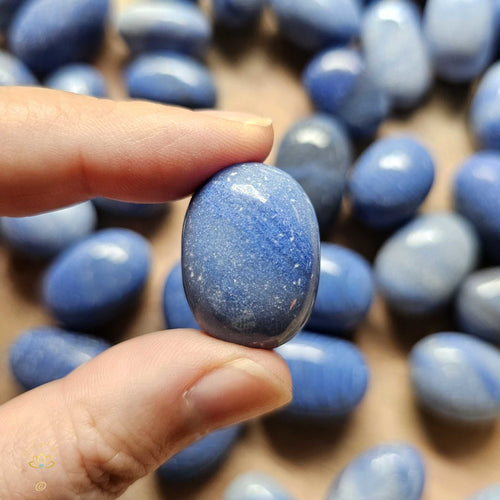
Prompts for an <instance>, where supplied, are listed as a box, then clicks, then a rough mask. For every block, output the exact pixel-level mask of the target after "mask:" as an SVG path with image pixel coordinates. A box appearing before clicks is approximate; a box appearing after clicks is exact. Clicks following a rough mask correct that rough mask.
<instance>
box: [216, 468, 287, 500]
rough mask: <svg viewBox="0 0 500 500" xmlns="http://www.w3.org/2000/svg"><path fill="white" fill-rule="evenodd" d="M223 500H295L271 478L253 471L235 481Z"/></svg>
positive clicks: (241, 475)
mask: <svg viewBox="0 0 500 500" xmlns="http://www.w3.org/2000/svg"><path fill="white" fill-rule="evenodd" d="M223 500H294V497H292V495H291V494H290V493H289V492H288V491H287V490H286V489H285V488H284V487H283V486H282V485H281V484H280V483H278V482H277V481H276V480H275V479H274V478H272V477H271V476H268V475H267V474H263V473H262V472H254V471H251V472H245V473H244V474H240V475H239V476H238V477H236V479H234V480H233V482H232V483H231V484H230V485H229V486H228V488H227V490H226V491H225V492H224V496H223Z"/></svg>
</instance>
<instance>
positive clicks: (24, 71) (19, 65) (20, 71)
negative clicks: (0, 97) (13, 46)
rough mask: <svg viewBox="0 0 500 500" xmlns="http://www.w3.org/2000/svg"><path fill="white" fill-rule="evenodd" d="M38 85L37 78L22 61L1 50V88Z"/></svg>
mask: <svg viewBox="0 0 500 500" xmlns="http://www.w3.org/2000/svg"><path fill="white" fill-rule="evenodd" d="M37 84H38V82H37V81H36V78H35V77H34V76H33V74H32V73H31V71H30V70H29V69H28V67H27V66H26V65H25V64H24V63H23V62H22V61H21V60H19V59H17V57H14V56H13V55H12V54H9V53H8V52H4V51H3V50H0V87H3V86H5V85H37Z"/></svg>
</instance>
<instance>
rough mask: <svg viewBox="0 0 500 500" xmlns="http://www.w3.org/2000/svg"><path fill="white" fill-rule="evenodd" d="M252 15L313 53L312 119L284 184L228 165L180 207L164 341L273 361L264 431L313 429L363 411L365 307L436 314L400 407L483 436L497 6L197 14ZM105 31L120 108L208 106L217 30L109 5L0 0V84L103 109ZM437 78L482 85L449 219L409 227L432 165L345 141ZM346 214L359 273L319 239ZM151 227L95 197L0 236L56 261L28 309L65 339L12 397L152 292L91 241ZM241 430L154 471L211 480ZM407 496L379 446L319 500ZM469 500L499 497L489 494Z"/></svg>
mask: <svg viewBox="0 0 500 500" xmlns="http://www.w3.org/2000/svg"><path fill="white" fill-rule="evenodd" d="M268 4H269V5H268ZM264 8H270V10H271V11H272V13H273V15H274V16H275V19H276V20H277V24H278V27H279V32H280V34H281V35H282V36H283V37H284V38H286V39H287V40H288V41H289V42H290V43H291V44H293V45H294V46H295V47H296V50H301V51H305V52H307V53H309V54H310V62H309V63H308V64H307V65H306V67H305V68H304V71H303V84H304V87H305V91H306V92H307V93H308V95H309V96H310V99H311V101H312V103H313V104H314V106H315V107H316V109H317V113H316V114H313V115H312V116H309V117H306V118H304V119H303V120H301V121H299V122H298V123H296V124H294V125H293V126H292V127H291V128H290V129H289V130H288V132H287V133H286V135H285V137H284V138H283V141H282V143H281V145H280V148H279V151H278V156H277V160H276V166H277V167H279V168H274V167H269V166H267V165H263V164H241V165H234V166H229V167H228V168H226V169H224V170H222V171H221V172H219V173H218V174H216V175H215V176H214V177H213V178H212V179H210V180H209V181H208V182H207V183H206V184H205V185H204V186H202V187H201V188H200V189H199V190H198V191H197V192H196V193H195V195H194V196H193V198H192V201H191V204H190V206H189V208H188V212H187V214H186V219H185V224H184V230H183V247H182V262H179V263H178V264H176V265H175V266H174V268H173V269H172V270H171V272H170V273H169V275H168V277H167V279H166V282H165V287H164V292H163V312H164V317H165V322H166V325H167V326H168V328H199V327H201V328H202V329H203V330H205V331H206V332H208V333H210V334H211V335H214V336H217V337H220V338H222V339H224V340H229V341H232V342H237V343H240V344H245V345H249V346H253V347H260V348H276V350H277V352H279V353H280V354H281V356H282V357H283V358H284V359H285V361H286V362H287V364H288V366H289V368H290V371H291V374H292V381H293V401H292V402H291V403H290V404H289V405H288V406H287V407H286V408H284V409H283V410H281V411H279V412H278V413H277V414H276V415H274V416H273V418H277V419H281V420H282V421H283V422H288V421H299V422H306V423H307V424H308V425H312V424H314V423H318V424H324V423H325V422H326V423H329V422H335V421H338V419H342V418H345V417H346V416H348V415H349V414H350V413H351V412H353V411H354V410H355V408H356V407H357V406H358V405H359V403H360V402H361V400H362V399H363V396H364V395H365V392H366V390H367V387H368V383H369V369H368V366H367V364H366V362H365V359H364V357H363V355H362V354H361V352H360V351H359V349H358V348H357V347H356V346H355V344H354V343H353V342H351V341H350V340H346V339H350V338H352V337H351V335H352V333H353V332H354V331H355V330H356V329H357V328H358V327H359V326H360V325H361V324H362V323H363V321H364V320H365V318H366V317H367V315H368V313H369V310H370V306H371V304H372V299H373V295H374V293H375V291H377V292H378V293H379V294H380V295H381V296H382V297H383V298H384V299H385V302H386V304H387V306H388V309H389V310H390V311H392V312H393V313H394V314H397V315H402V316H405V317H410V318H415V317H419V318H421V317H428V316H429V315H433V314H435V313H436V312H439V311H442V310H443V308H445V310H453V316H454V321H455V323H456V326H457V331H456V332H436V333H434V334H432V335H429V336H427V337H424V338H423V339H421V340H420V341H419V342H418V343H417V344H416V345H415V346H414V347H413V349H412V351H411V354H410V359H409V364H410V379H411V383H412V387H413V389H414V392H415V395H416V399H417V400H418V402H419V403H420V405H421V406H422V407H423V408H424V409H425V410H427V411H429V412H431V413H433V414H434V415H436V416H437V417H438V418H441V419H444V420H445V421H448V422H458V423H461V424H466V425H468V426H471V425H475V424H478V423H481V424H482V423H485V422H493V421H494V420H495V419H497V418H498V417H499V416H500V352H499V350H498V348H497V346H499V345H500V62H499V63H495V62H494V61H495V59H496V57H497V55H498V52H499V50H498V48H499V40H500V2H499V1H498V0H474V1H471V2H462V1H460V0H427V2H426V3H425V5H424V7H423V13H422V12H421V9H420V8H419V6H417V5H416V4H414V3H413V2H411V1H410V0H379V1H375V2H367V5H363V0H321V1H320V0H307V1H304V0H269V1H268V2H266V1H265V0H213V2H212V17H213V19H214V21H215V24H216V25H217V26H219V27H222V28H223V29H226V30H229V31H230V30H233V31H242V30H245V31H248V32H250V33H251V31H252V29H253V28H254V27H255V26H256V25H257V24H258V20H259V18H260V16H261V13H262V11H263V9H264ZM110 18H112V20H111V23H110V24H111V25H112V27H113V29H114V30H115V31H117V32H118V33H119V35H120V36H121V37H122V39H123V40H124V42H125V43H126V45H127V47H128V49H129V52H130V62H129V63H128V65H127V67H126V68H125V71H124V81H125V83H126V87H127V90H128V93H129V95H130V96H131V97H133V98H142V99H149V100H153V101H158V102H164V103H170V104H177V105H183V106H187V107H191V108H199V107H212V106H214V105H215V103H216V86H215V83H214V79H213V77H212V75H211V73H210V71H209V69H208V68H207V67H206V65H205V63H204V55H205V52H206V50H207V48H208V46H209V44H210V40H211V37H212V26H211V23H210V20H209V18H208V17H207V16H206V15H205V13H204V12H203V11H202V10H201V9H200V8H199V7H198V6H197V5H196V2H190V1H187V0H184V1H182V0H165V1H159V0H141V1H137V2H136V3H133V4H132V5H130V6H129V7H128V8H126V9H125V10H123V11H122V12H120V13H119V14H118V15H116V16H111V15H110V5H109V4H108V0H0V34H1V35H2V36H3V39H4V42H5V45H6V47H7V48H8V50H9V51H10V52H6V51H0V85H38V84H39V82H43V84H44V85H45V86H47V87H51V88H55V89H59V90H65V91H69V92H74V93H80V94H88V95H93V96H96V97H105V96H106V95H107V88H106V82H105V79H104V77H103V76H102V74H101V73H100V72H99V71H98V70H97V68H96V67H94V66H92V65H90V64H88V62H89V61H91V60H92V58H93V57H94V56H95V55H96V54H97V53H98V51H99V49H100V47H101V43H102V40H103V38H104V33H105V29H106V27H107V25H108V20H109V19H110ZM434 77H437V78H439V79H440V80H443V81H445V82H448V83H449V84H464V83H470V82H472V81H475V80H476V79H477V81H478V83H477V85H476V86H475V91H474V93H473V95H472V99H471V105H470V114H469V125H470V130H471V133H472V135H473V137H474V141H475V144H476V145H477V148H478V149H479V152H477V153H476V154H473V155H472V156H470V157H469V158H467V159H465V160H464V162H463V163H462V164H461V165H459V166H458V167H457V169H456V173H455V176H454V180H453V184H452V186H451V189H452V193H453V200H454V209H455V210H454V212H450V213H427V214H425V215H420V214H419V207H420V206H421V204H422V203H423V202H424V200H425V199H426V197H427V195H428V193H429V191H430V190H431V188H432V185H433V182H434V176H435V164H434V160H433V157H432V154H431V153H430V152H429V150H428V149H427V147H426V146H425V145H424V144H422V143H421V142H420V141H419V140H417V139H416V138H414V137H411V136H403V135H397V136H391V137H387V138H384V139H381V140H377V141H375V142H374V143H372V144H371V145H370V146H368V147H367V148H366V149H365V151H364V152H363V153H362V154H361V155H360V156H359V157H358V158H357V160H356V161H355V162H354V159H353V157H354V155H353V143H355V144H358V143H359V140H360V139H362V140H363V141H364V142H365V143H366V140H367V139H371V138H373V137H374V135H375V134H376V131H377V129H378V127H379V125H380V124H381V122H382V121H383V120H384V119H385V118H386V117H387V116H389V114H390V113H392V112H400V111H401V110H403V111H408V110H411V109H412V108H415V107H416V106H418V105H419V104H420V103H421V102H422V101H423V100H424V99H425V96H426V94H427V92H428V91H429V89H430V88H431V87H432V84H433V79H434ZM346 199H347V200H348V202H349V203H350V208H351V216H352V217H353V218H355V219H357V220H358V221H359V222H360V224H362V225H364V226H366V227H367V228H370V231H379V232H380V234H382V235H383V236H384V237H385V238H386V241H385V243H384V244H383V245H382V247H381V248H380V250H379V251H378V254H377V255H376V258H375V260H374V263H373V267H372V266H371V265H370V264H369V263H368V261H367V260H365V259H364V258H363V257H362V256H361V255H359V254H358V253H356V252H354V251H353V250H350V249H348V248H345V247H342V246H339V245H335V244H332V243H326V242H322V243H320V235H321V236H322V237H326V236H328V234H329V232H330V231H331V229H332V227H333V226H334V224H335V222H336V220H337V219H338V216H339V211H340V207H341V203H342V200H346ZM164 210H165V206H164V205H147V204H133V203H123V202H119V201H115V200H108V199H96V200H92V201H89V202H85V203H80V204H77V205H74V206H71V207H67V208H62V209H60V210H55V211H52V212H49V213H44V214H40V215H36V216H32V217H22V218H11V217H3V218H2V219H1V221H0V225H1V232H2V236H3V239H4V240H5V242H6V243H7V244H8V245H9V246H10V248H11V249H12V251H13V252H15V253H19V254H22V255H23V256H24V257H25V258H30V259H35V260H45V261H49V260H50V261H51V262H50V266H49V268H48V269H47V271H46V274H45V277H44V281H43V287H42V288H43V292H42V295H43V302H44V304H45V305H46V307H47V308H48V310H49V311H50V312H51V314H52V315H53V317H54V319H55V320H56V321H57V322H58V324H59V325H60V326H57V327H56V326H46V327H40V328H33V329H30V330H29V331H26V332H23V333H22V334H21V335H19V337H18V338H17V339H16V341H15V342H14V344H13V345H12V347H11V350H10V365H11V368H12V373H13V375H14V377H15V378H16V380H17V381H18V382H19V384H20V385H21V386H22V387H23V388H24V389H26V390H28V389H31V388H34V387H37V386H39V385H41V384H44V383H46V382H49V381H51V380H55V379H57V378H60V377H63V376H64V375H66V374H67V373H69V372H70V371H71V370H73V369H74V368H76V367H77V366H79V365H80V364H82V363H84V362H85V361H87V360H88V359H90V358H92V357H94V356H96V355H98V354H99V353H100V352H102V351H103V350H105V349H107V348H108V347H109V345H110V344H109V343H108V342H107V341H105V340H103V339H100V338H98V337H94V336H92V335H89V334H88V333H89V332H94V333H95V332H99V329H102V328H103V327H104V326H105V325H106V324H109V322H112V321H113V320H115V319H116V318H117V317H118V316H119V315H120V313H121V312H122V311H123V310H124V308H126V307H127V306H129V305H130V304H131V303H133V302H134V301H135V300H137V297H138V296H139V295H140V293H141V290H142V289H143V288H144V285H145V283H146V282H147V279H148V274H149V272H150V268H151V250H150V245H149V243H148V242H147V241H146V239H145V238H143V237H142V236H140V235H139V234H137V233H135V232H133V231H130V230H127V229H122V228H113V229H106V230H99V231H96V227H97V221H98V214H101V213H106V212H110V213H113V214H115V215H117V216H119V217H123V218H125V219H127V220H128V219H129V218H136V217H153V216H156V215H157V214H158V213H161V212H163V211H164ZM495 266H496V267H495ZM446 308H448V309H446ZM74 332H84V333H74ZM297 334H298V335H297ZM464 429H466V428H464ZM241 430H242V426H241V425H238V426H233V427H229V428H227V429H222V430H219V431H217V432H214V433H213V434H211V435H209V436H207V437H206V438H204V439H202V440H200V441H199V442H197V443H195V444H194V445H192V446H191V447H189V448H187V449H185V450H184V451H182V452H180V453H179V454H177V455H176V456H174V457H173V458H172V459H171V460H169V461H168V462H166V463H165V464H164V465H163V466H162V467H161V468H160V469H159V471H158V472H159V474H160V475H161V476H162V477H164V478H167V479H169V480H172V481H181V480H193V479H199V478H200V477H206V476H207V475H208V474H209V473H212V472H213V471H214V470H216V468H217V467H219V466H220V465H221V464H222V463H223V461H224V460H225V459H226V457H227V455H228V453H229V451H230V450H231V448H232V447H233V446H234V444H235V442H236V440H237V439H238V436H239V435H240V434H241ZM464 432H466V430H464ZM424 482H425V466H424V462H423V458H422V456H421V455H420V453H419V452H418V451H417V450H416V449H415V448H414V447H412V446H410V445H408V444H406V443H383V444H381V445H379V446H377V447H375V448H372V449H369V450H367V451H365V452H364V453H362V454H361V455H359V456H358V457H356V458H355V459H354V460H353V461H352V462H351V463H350V464H348V465H347V466H346V467H345V468H344V469H343V470H342V472H340V474H339V475H338V476H337V478H336V479H335V480H334V482H333V484H332V486H331V488H330V491H329V492H328V493H327V495H326V498H328V499H330V500H358V499H359V500H361V499H366V500H368V499H372V498H383V499H384V500H417V499H419V498H421V495H422V492H423V489H424ZM224 498H225V499H226V500H256V499H262V498H266V499H269V500H271V499H275V500H277V499H280V500H283V499H292V498H293V497H292V495H291V494H290V493H289V492H287V491H286V490H285V489H284V488H283V487H282V486H281V485H280V484H278V483H277V482H276V481H274V479H272V478H270V477H268V476H267V475H265V474H262V473H259V472H248V473H247V474H244V475H242V476H239V477H238V478H236V479H235V481H234V482H233V483H232V484H231V485H230V486H229V487H228V489H227V491H226V493H225V496H224ZM473 498H474V500H498V499H499V498H500V485H492V486H490V487H488V488H486V489H485V490H484V491H482V492H480V493H478V494H477V495H476V496H474V497H473ZM471 500H472V499H471Z"/></svg>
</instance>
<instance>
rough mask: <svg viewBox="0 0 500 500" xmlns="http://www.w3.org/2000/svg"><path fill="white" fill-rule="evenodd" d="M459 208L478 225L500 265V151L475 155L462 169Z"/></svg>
mask: <svg viewBox="0 0 500 500" xmlns="http://www.w3.org/2000/svg"><path fill="white" fill-rule="evenodd" d="M454 201H455V209H456V210H457V211H458V212H459V213H460V214H462V215H463V216H464V217H466V218H467V219H468V220H469V221H470V222H471V223H472V225H473V226H474V227H475V228H476V230H477V232H478V233H479V236H480V238H481V241H482V244H483V250H484V253H485V254H486V256H487V257H488V258H489V259H490V260H491V261H492V262H494V263H496V264H500V153H496V152H481V153H477V154H475V155H472V156H471V157H470V158H468V160H466V161H465V163H463V165H462V166H461V167H460V168H459V169H458V172H457V174H456V177H455V184H454Z"/></svg>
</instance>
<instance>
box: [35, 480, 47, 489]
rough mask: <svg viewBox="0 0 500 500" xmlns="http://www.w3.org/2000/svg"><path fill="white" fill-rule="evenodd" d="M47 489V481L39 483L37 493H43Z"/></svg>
mask: <svg viewBox="0 0 500 500" xmlns="http://www.w3.org/2000/svg"><path fill="white" fill-rule="evenodd" d="M45 488H47V483H46V482H45V481H38V483H36V484H35V491H43V490H45Z"/></svg>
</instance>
